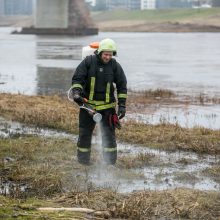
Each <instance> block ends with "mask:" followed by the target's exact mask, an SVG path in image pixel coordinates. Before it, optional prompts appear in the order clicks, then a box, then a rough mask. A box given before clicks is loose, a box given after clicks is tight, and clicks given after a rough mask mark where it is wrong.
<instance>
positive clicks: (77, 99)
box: [71, 89, 83, 105]
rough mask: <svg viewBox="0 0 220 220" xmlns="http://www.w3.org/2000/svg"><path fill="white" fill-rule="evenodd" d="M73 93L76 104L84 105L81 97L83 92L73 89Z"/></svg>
mask: <svg viewBox="0 0 220 220" xmlns="http://www.w3.org/2000/svg"><path fill="white" fill-rule="evenodd" d="M71 92H72V97H73V100H74V102H76V103H77V104H78V105H82V104H83V97H82V96H81V92H80V91H79V90H78V89H72V91H71Z"/></svg>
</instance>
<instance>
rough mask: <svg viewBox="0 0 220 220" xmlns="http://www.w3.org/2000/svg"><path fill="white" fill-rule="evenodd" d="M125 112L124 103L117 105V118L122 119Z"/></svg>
mask: <svg viewBox="0 0 220 220" xmlns="http://www.w3.org/2000/svg"><path fill="white" fill-rule="evenodd" d="M125 113H126V107H125V105H119V106H118V118H119V119H122V118H124V117H125Z"/></svg>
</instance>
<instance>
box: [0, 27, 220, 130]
mask: <svg viewBox="0 0 220 220" xmlns="http://www.w3.org/2000/svg"><path fill="white" fill-rule="evenodd" d="M11 30H12V28H5V27H4V28H0V92H10V93H21V94H28V95H37V94H60V93H62V94H63V93H65V92H66V91H67V90H68V88H69V87H70V85H71V77H72V74H73V71H74V69H75V68H76V66H77V65H78V64H79V63H80V61H81V48H82V46H86V45H88V44H89V43H90V42H93V41H100V40H101V39H103V38H107V37H110V38H112V39H114V40H115V41H116V42H117V45H118V57H116V59H117V60H118V61H119V62H120V63H121V65H122V67H123V68H124V70H125V73H126V75H127V78H128V88H129V89H132V90H139V91H140V90H148V89H157V88H162V89H170V90H173V91H174V92H175V93H178V94H180V95H181V94H187V95H192V96H196V95H200V94H206V95H209V96H212V97H213V96H215V97H220V86H219V85H220V73H219V69H220V61H219V60H220V40H219V39H220V34H219V33H120V32H114V33H111V32H101V33H99V35H97V36H86V37H71V36H49V35H48V36H35V35H10V31H11ZM180 108H181V109H182V107H180ZM175 109H176V107H175ZM163 111H164V110H163ZM190 111H191V108H190ZM190 111H189V112H190ZM196 111H198V108H196ZM205 111H206V115H207V114H208V121H207V122H204V120H200V119H199V120H200V121H201V123H198V125H202V126H206V127H210V124H211V127H212V128H219V127H220V124H219V123H217V124H216V120H218V117H219V116H220V111H219V106H217V107H216V106H214V108H212V107H209V108H208V113H207V109H205ZM213 111H214V115H215V117H214V120H215V124H214V125H213V123H214V122H212V121H210V120H211V119H210V118H212V117H209V114H210V115H213ZM169 112H170V110H169ZM177 112H178V111H177ZM158 114H161V110H160V113H158V112H157V116H158ZM177 114H180V115H183V114H184V115H186V113H185V111H184V112H182V113H179V112H178V113H177ZM171 115H172V113H171ZM177 117H178V115H177ZM181 117H182V116H181ZM151 118H152V117H151ZM156 118H158V117H156ZM169 118H170V115H169ZM175 118H176V116H175ZM203 118H204V117H203ZM153 121H155V120H153ZM180 121H182V119H181V120H180ZM218 121H220V120H218ZM181 123H182V122H181ZM184 123H185V122H184V121H183V124H184ZM193 125H194V124H193ZM193 125H192V126H193ZM196 125H197V124H196Z"/></svg>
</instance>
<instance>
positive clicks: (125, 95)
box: [118, 93, 127, 99]
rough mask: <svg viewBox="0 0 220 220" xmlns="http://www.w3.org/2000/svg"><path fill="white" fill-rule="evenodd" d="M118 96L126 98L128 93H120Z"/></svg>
mask: <svg viewBox="0 0 220 220" xmlns="http://www.w3.org/2000/svg"><path fill="white" fill-rule="evenodd" d="M118 98H119V99H120V98H124V99H126V98H127V94H125V93H120V94H118Z"/></svg>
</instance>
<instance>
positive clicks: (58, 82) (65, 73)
mask: <svg viewBox="0 0 220 220" xmlns="http://www.w3.org/2000/svg"><path fill="white" fill-rule="evenodd" d="M72 75H73V70H72V69H63V68H56V67H43V66H38V67H37V80H36V81H37V91H36V93H37V94H38V95H46V94H65V93H66V91H67V90H68V89H69V88H70V86H71V80H70V79H71V78H72Z"/></svg>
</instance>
